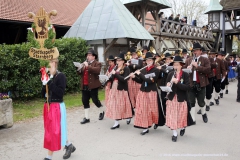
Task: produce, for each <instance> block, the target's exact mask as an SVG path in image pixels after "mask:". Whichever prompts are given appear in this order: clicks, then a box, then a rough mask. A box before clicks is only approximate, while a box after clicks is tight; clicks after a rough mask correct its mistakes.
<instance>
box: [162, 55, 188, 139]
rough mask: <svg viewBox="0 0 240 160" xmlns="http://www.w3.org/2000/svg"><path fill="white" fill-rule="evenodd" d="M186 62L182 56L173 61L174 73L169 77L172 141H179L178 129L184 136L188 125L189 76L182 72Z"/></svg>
mask: <svg viewBox="0 0 240 160" xmlns="http://www.w3.org/2000/svg"><path fill="white" fill-rule="evenodd" d="M183 65H184V62H183V60H182V58H181V57H180V56H175V57H174V60H173V67H174V71H171V72H170V73H169V74H168V77H167V86H168V87H172V92H169V93H168V94H167V99H168V100H167V102H166V126H168V127H169V128H170V129H171V130H172V131H173V136H172V141H173V142H176V141H177V129H179V128H180V129H181V131H180V135H181V136H183V135H184V133H185V128H186V127H187V125H188V106H187V91H188V90H189V89H190V82H189V75H188V73H186V72H183V71H182V66H183Z"/></svg>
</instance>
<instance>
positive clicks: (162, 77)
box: [159, 66, 173, 86]
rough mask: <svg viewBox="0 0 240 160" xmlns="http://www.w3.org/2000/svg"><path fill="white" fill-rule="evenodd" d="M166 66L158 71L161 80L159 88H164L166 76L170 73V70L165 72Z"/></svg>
mask: <svg viewBox="0 0 240 160" xmlns="http://www.w3.org/2000/svg"><path fill="white" fill-rule="evenodd" d="M166 68H167V66H162V68H161V69H160V74H159V79H161V81H160V84H159V86H166V84H167V83H166V81H167V76H168V73H169V72H171V71H172V70H173V69H172V70H167V69H166Z"/></svg>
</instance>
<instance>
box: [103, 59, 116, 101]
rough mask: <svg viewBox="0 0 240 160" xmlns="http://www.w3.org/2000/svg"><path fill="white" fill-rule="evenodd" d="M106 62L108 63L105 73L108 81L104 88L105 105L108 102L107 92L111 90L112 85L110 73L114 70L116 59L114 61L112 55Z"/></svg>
mask: <svg viewBox="0 0 240 160" xmlns="http://www.w3.org/2000/svg"><path fill="white" fill-rule="evenodd" d="M107 62H108V69H107V72H106V74H105V75H106V76H108V77H109V80H108V81H107V84H106V86H105V104H107V103H108V102H107V101H108V98H109V91H110V88H111V85H112V81H111V78H112V76H111V74H112V73H111V72H112V70H113V69H114V68H115V66H116V59H114V57H113V56H112V55H110V56H109V57H108V59H107Z"/></svg>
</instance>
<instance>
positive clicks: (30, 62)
mask: <svg viewBox="0 0 240 160" xmlns="http://www.w3.org/2000/svg"><path fill="white" fill-rule="evenodd" d="M31 46H33V45H32V44H31V43H30V42H28V43H23V44H15V45H6V44H0V82H1V83H0V93H1V92H2V93H5V92H9V91H10V92H11V93H12V96H13V98H14V97H19V98H21V99H26V98H27V99H31V98H35V97H40V93H41V88H42V83H41V80H40V78H41V74H40V72H39V69H40V62H39V61H38V60H36V59H32V58H30V57H29V55H28V51H29V49H30V47H31ZM54 46H55V47H57V48H58V50H59V53H60V56H59V71H60V72H63V73H64V74H65V75H66V77H67V88H66V92H68V93H69V92H71V93H72V92H77V91H79V90H80V84H79V83H80V79H79V78H80V77H79V76H78V75H77V74H76V68H75V67H74V65H73V62H75V61H77V62H82V61H84V60H85V53H86V52H87V49H88V46H87V43H86V41H85V40H83V39H80V38H79V39H77V38H63V39H57V40H55V44H54Z"/></svg>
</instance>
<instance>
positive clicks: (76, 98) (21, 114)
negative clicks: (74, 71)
mask: <svg viewBox="0 0 240 160" xmlns="http://www.w3.org/2000/svg"><path fill="white" fill-rule="evenodd" d="M104 93H105V92H104V90H99V94H98V96H99V100H100V101H102V100H104V97H105V94H104ZM63 99H64V102H65V104H66V108H74V107H80V106H82V96H81V93H76V94H67V95H65V96H64V97H63ZM44 102H45V100H44V99H43V98H42V99H40V98H38V99H34V100H30V101H26V102H23V101H13V120H14V122H18V121H23V120H27V119H31V118H35V117H39V116H41V115H42V109H43V104H44ZM91 103H92V101H91Z"/></svg>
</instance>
